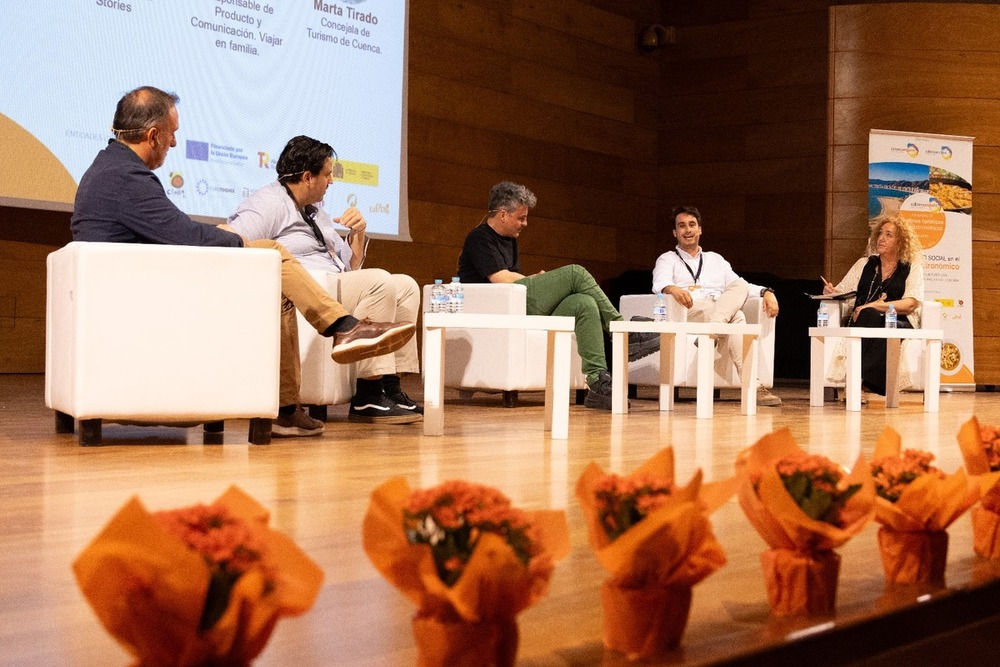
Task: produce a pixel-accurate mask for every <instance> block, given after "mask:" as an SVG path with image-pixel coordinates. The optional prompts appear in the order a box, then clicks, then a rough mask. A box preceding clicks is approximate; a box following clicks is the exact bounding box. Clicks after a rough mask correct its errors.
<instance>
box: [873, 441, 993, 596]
mask: <svg viewBox="0 0 1000 667" xmlns="http://www.w3.org/2000/svg"><path fill="white" fill-rule="evenodd" d="M933 460H934V455H933V454H931V453H930V452H924V451H921V450H917V449H906V450H904V449H903V447H902V439H901V438H900V436H899V433H897V432H896V431H894V430H893V429H892V428H890V427H888V426H887V427H886V428H885V430H884V431H883V432H882V435H881V436H880V437H879V439H878V441H877V442H876V443H875V453H874V456H873V457H872V463H871V469H872V476H873V477H874V478H875V485H876V489H877V492H878V497H877V499H876V502H875V510H876V512H875V519H876V521H878V522H879V523H880V524H881V526H880V527H879V531H878V545H879V552H880V553H881V555H882V567H883V569H884V570H885V578H886V581H888V582H889V583H894V584H914V583H934V584H940V585H943V584H944V570H945V563H946V561H947V556H948V533H947V532H946V531H947V529H948V526H950V525H951V523H952V522H953V521H954V520H955V519H957V518H958V517H959V516H961V514H962V513H963V512H964V511H965V510H967V509H968V508H969V507H970V506H972V504H973V503H975V502H976V500H977V499H978V498H979V489H978V486H977V483H976V482H975V480H970V479H969V478H968V476H967V475H966V474H965V471H964V470H961V469H959V470H957V471H956V472H955V473H953V474H951V475H946V474H945V473H944V472H942V471H941V470H939V469H938V468H936V467H935V466H933V465H931V461H933Z"/></svg>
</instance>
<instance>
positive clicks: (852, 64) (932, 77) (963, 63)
mask: <svg viewBox="0 0 1000 667" xmlns="http://www.w3.org/2000/svg"><path fill="white" fill-rule="evenodd" d="M932 44H933V46H935V47H937V44H936V43H932ZM835 58H836V70H835V72H836V76H835V77H834V80H833V85H834V88H835V91H836V96H837V97H845V98H851V97H861V96H864V97H894V98H902V97H910V96H911V95H912V94H913V88H912V86H911V85H910V83H911V80H912V78H913V76H914V75H917V76H919V78H920V79H921V81H922V86H921V89H920V95H921V97H946V98H962V99H965V98H985V99H989V98H991V97H992V96H993V95H994V93H995V91H996V90H997V88H998V87H1000V53H997V52H990V51H942V50H938V49H936V48H935V49H934V50H931V49H922V50H919V51H890V50H885V51H882V50H878V51H867V50H866V51H847V52H836V53H835Z"/></svg>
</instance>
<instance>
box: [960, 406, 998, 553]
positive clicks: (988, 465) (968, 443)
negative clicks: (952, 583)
mask: <svg viewBox="0 0 1000 667" xmlns="http://www.w3.org/2000/svg"><path fill="white" fill-rule="evenodd" d="M958 444H959V447H960V448H961V450H962V458H963V459H964V460H965V470H966V472H967V473H969V475H973V476H975V478H976V479H977V480H978V481H979V491H980V494H981V499H980V505H979V507H976V508H975V509H974V510H972V546H973V550H974V551H975V552H976V553H977V554H979V555H980V556H982V557H983V558H989V559H991V560H996V559H1000V428H998V427H996V426H989V425H980V424H979V421H978V420H977V419H976V418H975V417H973V418H972V419H970V420H969V421H967V422H966V423H965V424H963V425H962V428H961V429H960V430H959V432H958Z"/></svg>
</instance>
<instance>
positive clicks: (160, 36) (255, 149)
mask: <svg viewBox="0 0 1000 667" xmlns="http://www.w3.org/2000/svg"><path fill="white" fill-rule="evenodd" d="M406 6H407V3H406V0H340V1H339V2H322V1H320V0H60V2H26V1H19V2H13V3H4V7H3V22H2V28H0V32H2V34H3V39H2V40H0V62H2V63H3V66H2V67H0V155H2V157H3V159H2V160H0V203H3V204H6V205H11V206H27V207H33V208H53V209H57V210H69V209H70V208H71V207H72V203H73V198H74V195H75V193H76V186H77V183H79V181H80V178H81V177H82V176H83V173H84V172H85V171H86V170H87V167H89V166H90V164H91V162H92V161H93V159H94V156H95V155H96V154H97V152H98V151H100V150H101V149H102V148H103V147H104V146H105V145H106V144H107V142H108V140H109V139H110V138H111V136H112V135H111V131H110V128H111V123H112V120H113V118H114V112H115V105H116V104H117V102H118V100H119V98H121V96H122V95H123V94H124V93H126V92H128V91H129V90H131V89H133V88H136V87H138V86H141V85H152V86H156V87H158V88H162V89H163V90H166V91H169V92H173V93H176V94H177V95H178V96H179V97H180V102H179V103H178V105H177V110H178V113H179V116H180V130H179V131H178V133H177V146H176V148H173V149H172V150H171V151H170V153H169V154H168V156H167V160H166V163H165V164H164V165H163V166H162V167H161V168H160V169H158V170H157V172H156V173H157V175H158V176H159V177H160V180H161V181H162V182H163V184H164V187H165V188H166V190H167V194H168V195H169V196H170V198H171V200H173V201H174V203H176V204H177V205H178V206H179V207H180V208H181V209H183V210H184V211H185V212H187V213H188V214H189V215H191V216H192V217H195V218H197V219H200V220H206V221H214V222H217V221H219V219H225V218H227V217H228V216H229V215H230V213H232V212H233V211H234V210H235V209H236V207H237V205H238V204H239V203H240V202H241V201H242V200H243V199H244V198H245V197H247V196H248V195H250V194H251V193H253V192H254V191H256V190H257V189H258V188H260V187H262V186H264V185H266V184H267V183H269V182H271V181H273V180H274V179H275V178H276V172H275V165H276V163H277V161H278V155H279V154H280V153H281V149H282V148H283V147H284V145H285V143H286V142H287V141H288V139H290V138H291V137H293V136H296V135H299V134H305V135H308V136H311V137H314V138H316V139H319V140H320V141H324V142H326V143H328V144H330V145H332V146H333V148H334V150H336V152H337V156H338V159H337V164H335V165H334V173H335V175H337V178H336V179H335V181H334V183H333V185H331V186H330V188H329V190H328V191H327V194H326V199H325V200H324V203H323V207H324V208H325V209H326V210H327V211H328V212H329V213H330V214H331V215H333V216H339V215H340V213H341V212H342V211H343V210H344V209H345V208H347V207H348V206H356V207H358V208H359V209H360V210H361V212H362V213H363V214H364V216H365V218H366V219H367V221H368V231H369V232H370V233H372V234H376V235H386V236H399V235H403V236H405V235H406V227H405V220H404V219H403V218H404V217H405V202H406V200H405V179H404V178H401V172H402V168H403V163H402V158H403V155H404V151H403V141H404V137H405V131H404V127H405V126H404V122H405V117H404V114H405V107H404V93H405V79H404V77H405V65H406V63H405V57H406ZM401 205H402V208H401Z"/></svg>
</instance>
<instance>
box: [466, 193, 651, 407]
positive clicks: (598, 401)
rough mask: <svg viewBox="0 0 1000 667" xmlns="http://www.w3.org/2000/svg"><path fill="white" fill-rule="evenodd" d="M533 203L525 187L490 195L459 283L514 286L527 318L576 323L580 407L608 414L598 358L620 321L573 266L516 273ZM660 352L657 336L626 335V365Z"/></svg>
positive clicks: (607, 386)
mask: <svg viewBox="0 0 1000 667" xmlns="http://www.w3.org/2000/svg"><path fill="white" fill-rule="evenodd" d="M537 201H538V200H537V198H536V197H535V195H534V193H532V192H531V191H530V190H528V188H526V187H525V186H523V185H519V184H517V183H511V182H510V181H503V182H501V183H497V184H496V185H494V186H493V188H492V189H491V190H490V198H489V204H488V207H487V208H488V212H487V214H486V217H485V219H484V221H483V222H482V223H481V224H479V225H478V226H477V227H476V228H475V229H473V230H472V231H471V232H469V235H468V236H466V237H465V244H464V245H463V246H462V254H461V256H459V258H458V275H459V278H461V280H462V282H464V283H518V284H520V285H524V286H525V287H527V289H528V294H527V301H528V303H527V314H528V315H568V316H571V317H573V318H574V319H575V320H576V345H577V350H578V351H579V353H580V358H581V359H582V361H583V372H584V374H585V375H586V376H587V386H588V387H589V388H590V391H588V392H587V399H586V401H585V402H584V405H585V406H587V407H588V408H597V409H601V410H610V409H611V376H610V375H609V374H608V367H607V362H606V360H605V356H604V336H605V332H606V331H607V330H608V323H609V322H612V321H615V320H620V319H622V316H621V313H619V312H618V311H617V310H616V309H615V307H614V306H613V305H611V302H610V301H608V297H607V296H606V295H605V294H604V292H603V291H602V290H601V288H600V287H599V286H598V284H597V282H596V281H595V280H594V277H593V276H591V275H590V273H589V272H588V271H587V270H586V269H585V268H583V267H582V266H580V265H578V264H570V265H568V266H563V267H560V268H558V269H554V270H552V271H548V272H546V271H539V272H538V273H535V274H532V275H530V276H525V275H524V274H523V273H521V261H520V259H519V257H518V253H517V237H518V236H519V235H520V233H521V230H523V229H524V228H525V227H527V226H528V209H530V208H533V207H534V206H535V204H536V203H537ZM659 349H660V338H659V335H658V334H655V333H654V334H635V333H633V334H629V361H634V360H635V359H638V358H640V357H644V356H646V355H647V354H652V353H653V352H656V351H657V350H659Z"/></svg>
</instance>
